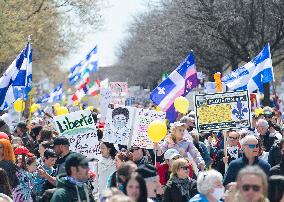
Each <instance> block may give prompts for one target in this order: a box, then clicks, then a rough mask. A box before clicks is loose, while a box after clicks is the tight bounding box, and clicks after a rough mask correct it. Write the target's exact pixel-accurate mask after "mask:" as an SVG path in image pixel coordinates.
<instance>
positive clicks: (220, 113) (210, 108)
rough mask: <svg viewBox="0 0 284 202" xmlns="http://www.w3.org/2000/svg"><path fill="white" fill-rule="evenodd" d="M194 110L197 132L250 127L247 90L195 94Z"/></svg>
mask: <svg viewBox="0 0 284 202" xmlns="http://www.w3.org/2000/svg"><path fill="white" fill-rule="evenodd" d="M195 112H196V120H195V122H196V126H197V130H198V131H199V132H209V131H218V130H220V129H222V130H227V129H239V128H249V127H251V110H250V100H249V94H248V92H247V91H237V92H226V93H216V94H202V95H196V96H195Z"/></svg>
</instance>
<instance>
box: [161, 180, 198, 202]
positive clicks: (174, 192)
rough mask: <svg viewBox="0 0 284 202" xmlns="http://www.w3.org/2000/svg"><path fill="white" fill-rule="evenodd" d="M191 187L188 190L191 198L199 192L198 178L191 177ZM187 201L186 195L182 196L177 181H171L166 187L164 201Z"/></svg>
mask: <svg viewBox="0 0 284 202" xmlns="http://www.w3.org/2000/svg"><path fill="white" fill-rule="evenodd" d="M189 183H190V188H189V190H188V192H189V195H190V198H192V197H194V196H195V195H196V194H198V191H197V184H196V180H194V179H189ZM173 201H174V202H187V201H188V200H186V197H184V196H182V195H181V193H180V191H179V188H178V187H177V185H176V184H175V183H173V182H172V181H169V182H168V184H167V185H166V188H165V193H164V200H163V202H173Z"/></svg>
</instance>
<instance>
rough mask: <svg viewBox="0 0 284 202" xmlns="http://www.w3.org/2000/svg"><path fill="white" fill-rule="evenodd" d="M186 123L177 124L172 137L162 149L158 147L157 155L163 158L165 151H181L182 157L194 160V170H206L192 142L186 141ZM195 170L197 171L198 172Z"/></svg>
mask: <svg viewBox="0 0 284 202" xmlns="http://www.w3.org/2000/svg"><path fill="white" fill-rule="evenodd" d="M184 131H185V127H184V123H180V122H175V123H174V125H173V127H172V129H171V136H170V137H169V139H167V140H166V141H165V142H164V143H163V144H162V147H161V148H160V147H157V148H156V149H157V150H158V152H157V155H158V156H161V155H162V154H163V153H164V152H165V151H167V150H168V149H170V148H174V149H176V150H177V151H179V153H180V155H181V156H183V157H186V158H189V159H192V163H194V164H195V165H193V167H194V168H196V169H197V167H198V169H200V170H204V167H205V163H204V161H203V159H202V157H201V155H200V153H199V151H198V150H197V149H196V147H195V146H194V144H193V142H192V141H189V140H186V139H184ZM196 169H195V170H196Z"/></svg>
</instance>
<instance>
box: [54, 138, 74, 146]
mask: <svg viewBox="0 0 284 202" xmlns="http://www.w3.org/2000/svg"><path fill="white" fill-rule="evenodd" d="M56 145H70V144H69V140H68V139H67V138H66V137H64V136H60V137H57V138H55V139H54V141H53V146H56Z"/></svg>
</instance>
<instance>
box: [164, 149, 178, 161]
mask: <svg viewBox="0 0 284 202" xmlns="http://www.w3.org/2000/svg"><path fill="white" fill-rule="evenodd" d="M177 156H179V157H180V154H179V152H178V150H176V149H168V150H167V151H166V152H165V154H164V159H165V160H172V159H173V158H174V157H177Z"/></svg>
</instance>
